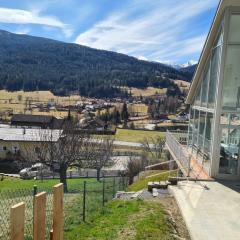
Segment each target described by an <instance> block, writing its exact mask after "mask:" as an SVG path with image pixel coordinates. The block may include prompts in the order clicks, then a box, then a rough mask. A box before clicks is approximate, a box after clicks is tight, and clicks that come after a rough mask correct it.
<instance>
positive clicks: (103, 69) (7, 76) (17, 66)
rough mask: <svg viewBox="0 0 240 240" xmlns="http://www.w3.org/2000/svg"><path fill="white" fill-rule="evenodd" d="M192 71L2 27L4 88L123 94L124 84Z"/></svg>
mask: <svg viewBox="0 0 240 240" xmlns="http://www.w3.org/2000/svg"><path fill="white" fill-rule="evenodd" d="M191 76H192V75H191V73H189V72H188V71H181V70H176V69H173V68H171V67H168V66H165V65H164V64H160V63H152V62H146V61H141V60H138V59H136V58H133V57H129V56H127V55H124V54H119V53H115V52H110V51H104V50H97V49H93V48H89V47H85V46H81V45H77V44H71V43H63V42H59V41H55V40H51V39H46V38H39V37H33V36H28V35H17V34H12V33H9V32H6V31H1V30H0V88H1V89H7V90H10V91H14V90H21V89H23V90H26V91H32V90H51V91H52V92H53V93H55V94H58V95H65V94H68V93H70V92H72V91H78V92H79V93H80V94H81V95H85V96H95V97H106V96H108V97H113V96H118V95H121V96H122V95H124V94H126V93H122V92H121V91H122V90H121V89H122V88H120V87H122V86H129V87H138V88H144V87H147V86H154V87H169V86H174V83H172V82H171V81H169V79H170V78H171V79H183V80H190V79H191Z"/></svg>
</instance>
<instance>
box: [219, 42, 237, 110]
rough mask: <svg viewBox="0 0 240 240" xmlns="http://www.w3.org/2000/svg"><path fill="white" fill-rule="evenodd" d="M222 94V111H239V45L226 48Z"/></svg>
mask: <svg viewBox="0 0 240 240" xmlns="http://www.w3.org/2000/svg"><path fill="white" fill-rule="evenodd" d="M222 93H223V94H222V95H223V103H222V104H223V109H225V110H240V45H239V46H238V45H230V46H228V47H227V58H226V64H225V69H224V81H223V90H222Z"/></svg>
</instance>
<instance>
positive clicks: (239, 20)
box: [228, 14, 240, 43]
mask: <svg viewBox="0 0 240 240" xmlns="http://www.w3.org/2000/svg"><path fill="white" fill-rule="evenodd" d="M239 26H240V15H237V14H233V15H232V16H231V18H230V27H229V37H228V41H229V42H231V43H240V31H239Z"/></svg>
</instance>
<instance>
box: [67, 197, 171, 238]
mask: <svg viewBox="0 0 240 240" xmlns="http://www.w3.org/2000/svg"><path fill="white" fill-rule="evenodd" d="M172 233H173V231H172V228H171V226H170V224H169V221H168V216H167V215H166V213H165V212H164V210H163V207H162V205H161V204H160V203H159V202H156V201H143V200H128V201H127V200H125V201H124V200H114V201H112V202H110V203H108V204H107V206H106V207H105V208H103V209H101V210H98V211H97V212H96V213H95V214H93V215H92V216H91V218H90V219H89V221H87V222H86V223H81V224H79V226H77V227H76V228H74V229H72V230H71V231H68V232H65V235H64V239H65V240H76V239H78V240H113V239H114V240H145V239H148V240H159V239H161V240H168V239H169V240H170V239H174V237H173V236H172Z"/></svg>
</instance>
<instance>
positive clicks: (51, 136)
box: [0, 126, 62, 142]
mask: <svg viewBox="0 0 240 240" xmlns="http://www.w3.org/2000/svg"><path fill="white" fill-rule="evenodd" d="M61 133H62V130H50V129H32V128H11V127H10V126H4V127H0V140H3V141H30V142H42V141H53V142H57V141H58V139H59V138H60V136H61Z"/></svg>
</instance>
